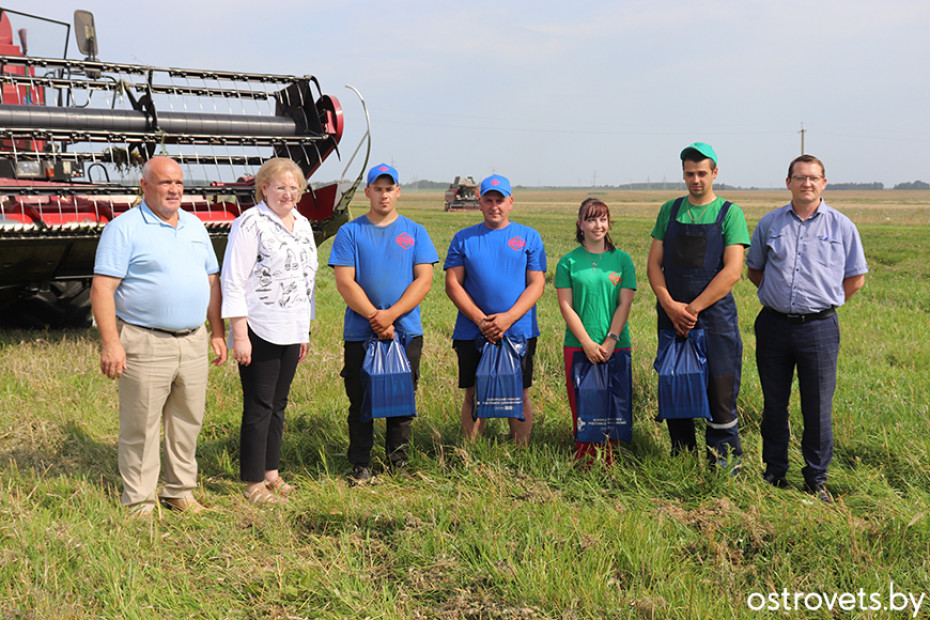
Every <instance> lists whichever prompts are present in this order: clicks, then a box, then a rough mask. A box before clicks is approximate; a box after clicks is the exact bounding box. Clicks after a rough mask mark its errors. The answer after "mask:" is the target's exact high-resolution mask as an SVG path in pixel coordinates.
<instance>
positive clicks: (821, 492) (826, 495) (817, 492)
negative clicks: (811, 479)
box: [807, 482, 833, 504]
mask: <svg viewBox="0 0 930 620" xmlns="http://www.w3.org/2000/svg"><path fill="white" fill-rule="evenodd" d="M807 492H808V493H810V494H811V495H813V496H814V497H816V498H817V499H819V500H820V501H822V502H823V503H824V504H832V503H833V495H831V494H830V491H828V490H827V485H825V484H824V483H823V482H818V483H817V484H814V485H810V484H808V485H807Z"/></svg>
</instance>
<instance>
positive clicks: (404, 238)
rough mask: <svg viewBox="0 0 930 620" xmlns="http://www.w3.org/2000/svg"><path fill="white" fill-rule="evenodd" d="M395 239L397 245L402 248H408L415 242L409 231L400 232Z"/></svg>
mask: <svg viewBox="0 0 930 620" xmlns="http://www.w3.org/2000/svg"><path fill="white" fill-rule="evenodd" d="M395 241H397V245H399V246H400V247H402V248H404V249H405V250H409V249H410V248H412V247H413V244H414V243H416V241H414V239H413V237H412V236H411V235H410V233H401V234H399V235H397V239H395Z"/></svg>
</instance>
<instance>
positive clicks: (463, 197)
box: [445, 176, 478, 211]
mask: <svg viewBox="0 0 930 620" xmlns="http://www.w3.org/2000/svg"><path fill="white" fill-rule="evenodd" d="M445 198H446V207H445V209H446V211H467V210H469V209H477V208H478V184H477V183H475V180H474V179H473V178H471V177H466V176H459V177H455V180H454V181H453V182H452V183H451V184H450V185H449V188H448V189H447V190H446V196H445Z"/></svg>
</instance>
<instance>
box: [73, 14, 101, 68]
mask: <svg viewBox="0 0 930 620" xmlns="http://www.w3.org/2000/svg"><path fill="white" fill-rule="evenodd" d="M74 36H75V38H76V39H77V46H78V50H80V52H81V53H82V54H84V56H86V57H87V58H88V60H97V31H96V29H95V28H94V14H93V13H91V12H90V11H81V10H78V11H75V12H74Z"/></svg>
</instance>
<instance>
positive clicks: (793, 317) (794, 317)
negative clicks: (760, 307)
mask: <svg viewBox="0 0 930 620" xmlns="http://www.w3.org/2000/svg"><path fill="white" fill-rule="evenodd" d="M765 309H766V310H768V311H769V313H771V314H773V315H775V316H777V317H778V318H780V319H784V320H786V321H788V323H790V324H791V325H800V324H801V323H809V322H811V321H817V320H820V319H826V318H828V317H831V316H833V315H834V314H836V307H835V306H830V307H829V308H827V309H826V310H821V311H820V312H811V313H810V314H785V313H784V312H779V311H778V310H773V309H772V308H769V307H768V306H765Z"/></svg>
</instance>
